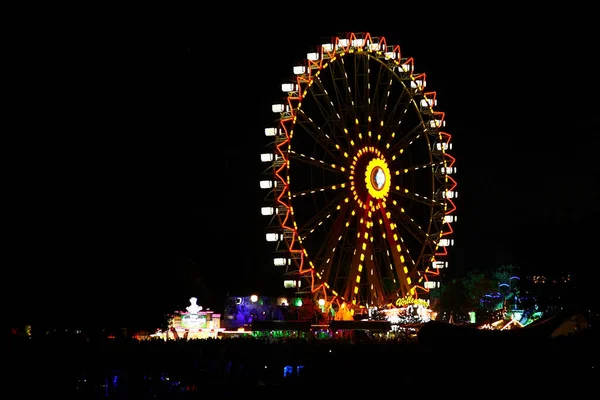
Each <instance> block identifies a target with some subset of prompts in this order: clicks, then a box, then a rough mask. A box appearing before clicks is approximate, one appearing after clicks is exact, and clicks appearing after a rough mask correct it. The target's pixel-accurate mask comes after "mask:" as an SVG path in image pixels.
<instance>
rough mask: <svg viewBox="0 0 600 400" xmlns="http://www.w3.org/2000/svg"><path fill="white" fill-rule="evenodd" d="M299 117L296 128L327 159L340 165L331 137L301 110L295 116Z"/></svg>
mask: <svg viewBox="0 0 600 400" xmlns="http://www.w3.org/2000/svg"><path fill="white" fill-rule="evenodd" d="M296 115H297V116H298V117H300V118H299V119H300V120H299V121H297V123H296V127H301V128H302V129H303V130H304V131H305V132H306V133H307V134H308V135H309V136H310V137H312V138H313V140H314V141H315V143H316V144H318V145H319V146H320V147H321V148H322V149H323V150H324V151H325V152H326V153H327V155H328V156H329V157H331V158H332V159H333V160H335V161H336V162H337V163H338V164H341V163H342V157H341V156H340V153H339V150H338V147H339V145H338V147H336V143H335V141H334V140H333V139H332V138H331V136H330V135H329V134H327V133H325V132H323V130H322V129H321V127H320V126H318V125H317V124H316V123H315V122H314V121H313V120H312V119H311V118H310V117H308V116H307V115H306V114H305V113H304V112H303V111H302V110H299V111H298V113H297V114H296Z"/></svg>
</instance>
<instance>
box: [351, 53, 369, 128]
mask: <svg viewBox="0 0 600 400" xmlns="http://www.w3.org/2000/svg"><path fill="white" fill-rule="evenodd" d="M354 71H355V72H354V103H355V104H356V107H357V108H358V110H357V114H358V116H359V118H358V119H359V121H360V122H361V128H362V127H364V128H365V129H366V130H367V132H369V131H370V120H369V116H370V115H371V114H370V113H371V109H370V105H371V98H370V90H369V89H370V86H371V85H370V82H369V80H370V77H369V75H370V68H369V55H367V56H362V57H354Z"/></svg>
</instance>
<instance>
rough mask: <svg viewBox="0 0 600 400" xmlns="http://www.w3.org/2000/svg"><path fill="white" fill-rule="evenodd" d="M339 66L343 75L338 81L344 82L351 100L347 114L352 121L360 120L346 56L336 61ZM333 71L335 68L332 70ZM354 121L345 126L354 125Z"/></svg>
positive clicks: (346, 94) (345, 110)
mask: <svg viewBox="0 0 600 400" xmlns="http://www.w3.org/2000/svg"><path fill="white" fill-rule="evenodd" d="M335 64H336V65H337V68H338V69H339V70H340V72H341V76H340V77H339V78H338V79H337V80H338V81H343V82H344V88H343V91H344V93H345V97H346V99H348V100H349V103H350V106H349V107H348V103H346V107H345V108H344V112H345V115H346V117H347V118H348V119H350V121H358V114H357V113H356V103H355V102H354V94H353V93H352V88H351V87H350V82H349V78H348V72H347V71H346V64H345V61H344V58H343V57H342V58H341V59H340V61H339V62H337V63H335ZM332 73H333V70H332ZM352 126H353V125H352V123H349V124H348V125H346V126H345V128H347V129H348V128H350V127H352Z"/></svg>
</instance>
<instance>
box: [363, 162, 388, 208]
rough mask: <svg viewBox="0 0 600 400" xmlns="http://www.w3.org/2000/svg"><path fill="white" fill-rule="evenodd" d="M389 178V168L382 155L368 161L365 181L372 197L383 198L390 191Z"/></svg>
mask: <svg viewBox="0 0 600 400" xmlns="http://www.w3.org/2000/svg"><path fill="white" fill-rule="evenodd" d="M391 180H392V177H391V173H390V168H389V167H388V164H387V162H386V161H385V160H384V159H383V158H382V157H376V158H373V159H372V160H371V161H369V163H368V164H367V168H366V171H365V183H366V185H367V191H368V193H369V195H370V196H371V197H372V198H375V199H384V198H385V197H386V196H387V195H388V193H389V191H390V185H391Z"/></svg>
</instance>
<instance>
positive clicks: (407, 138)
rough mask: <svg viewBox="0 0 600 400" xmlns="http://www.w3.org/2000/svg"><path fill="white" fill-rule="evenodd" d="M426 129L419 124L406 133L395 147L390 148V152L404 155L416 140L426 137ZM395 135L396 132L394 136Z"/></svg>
mask: <svg viewBox="0 0 600 400" xmlns="http://www.w3.org/2000/svg"><path fill="white" fill-rule="evenodd" d="M424 132H425V127H424V126H423V124H422V123H420V122H419V123H417V124H416V125H415V126H413V127H412V128H411V129H410V130H408V132H406V133H405V134H404V135H403V136H402V137H401V138H400V139H399V140H398V141H397V142H396V143H395V144H394V145H393V146H390V148H389V150H388V151H389V152H390V153H391V154H397V153H403V152H404V151H406V149H408V147H409V146H411V145H412V144H413V143H414V142H415V140H417V139H419V138H420V137H422V136H423V135H424ZM392 135H395V132H394V133H393V134H392Z"/></svg>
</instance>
